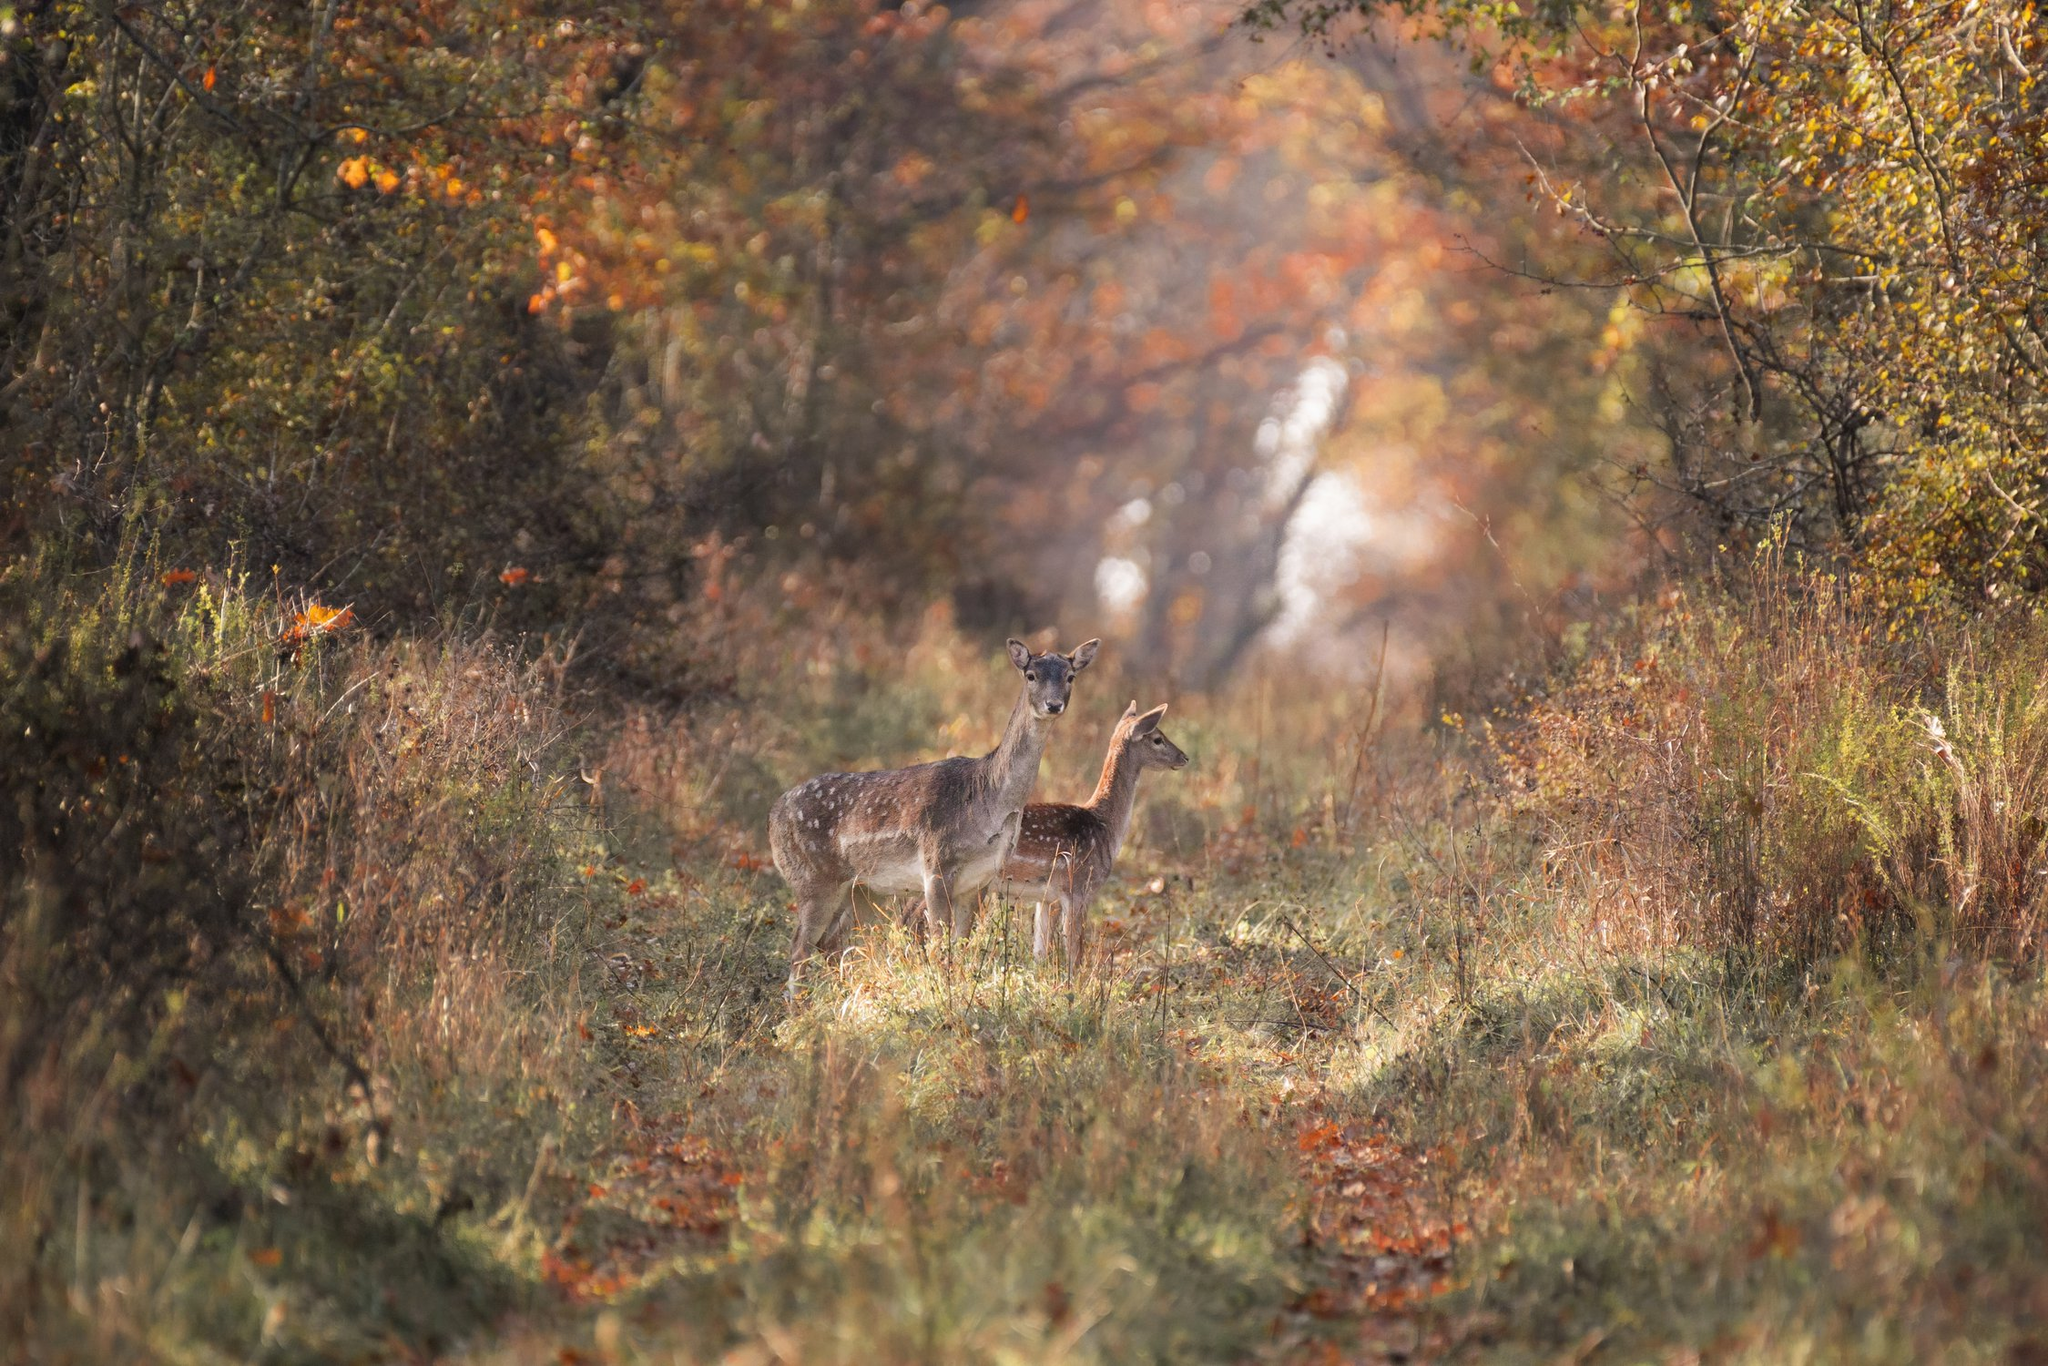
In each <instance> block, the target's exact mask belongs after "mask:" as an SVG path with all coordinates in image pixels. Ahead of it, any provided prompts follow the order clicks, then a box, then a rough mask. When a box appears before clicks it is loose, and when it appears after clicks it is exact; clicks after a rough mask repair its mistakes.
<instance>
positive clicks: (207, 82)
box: [199, 66, 217, 91]
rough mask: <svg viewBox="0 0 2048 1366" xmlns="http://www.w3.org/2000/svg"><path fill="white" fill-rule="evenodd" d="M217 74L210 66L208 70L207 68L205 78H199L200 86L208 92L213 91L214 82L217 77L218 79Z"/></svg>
mask: <svg viewBox="0 0 2048 1366" xmlns="http://www.w3.org/2000/svg"><path fill="white" fill-rule="evenodd" d="M216 74H217V73H216V72H215V71H214V69H213V68H212V67H210V66H209V67H208V68H206V74H205V75H204V76H201V77H200V78H199V84H200V86H201V87H203V88H204V89H206V90H209V91H210V90H212V89H213V82H214V79H215V77H216Z"/></svg>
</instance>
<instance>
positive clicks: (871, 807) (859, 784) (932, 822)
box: [768, 758, 978, 892]
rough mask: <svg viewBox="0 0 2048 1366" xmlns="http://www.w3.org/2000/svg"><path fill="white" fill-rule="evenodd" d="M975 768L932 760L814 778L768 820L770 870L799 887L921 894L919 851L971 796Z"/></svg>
mask: <svg viewBox="0 0 2048 1366" xmlns="http://www.w3.org/2000/svg"><path fill="white" fill-rule="evenodd" d="M977 772H978V767H977V762H976V761H975V760H973V759H965V758H952V759H938V760H935V761H933V762H931V763H925V764H913V765H911V766H910V767H908V768H891V769H880V770H877V771H875V772H871V773H821V774H819V775H818V776H817V777H815V778H812V779H810V780H809V781H808V782H803V783H799V784H797V785H796V786H795V787H793V788H791V789H790V790H789V791H787V792H785V793H783V794H782V795H781V796H780V797H778V798H777V799H776V801H775V806H774V808H773V809H772V810H771V811H770V812H769V813H768V836H769V842H770V844H771V846H772V847H773V848H774V850H775V864H776V867H777V868H778V869H780V870H781V872H782V875H783V876H784V877H785V878H787V879H788V880H789V881H790V882H791V883H792V884H796V883H798V882H799V880H800V879H801V880H805V881H817V882H827V881H829V882H834V883H846V882H859V883H861V884H863V885H864V886H867V887H870V888H872V889H874V890H875V891H878V892H915V891H920V890H922V889H923V886H924V872H923V860H922V852H921V851H922V849H923V847H924V846H925V845H926V844H927V843H928V842H930V841H931V840H932V839H933V838H935V837H937V838H942V837H943V836H944V834H945V833H946V831H947V830H948V828H949V826H950V824H951V822H952V820H953V819H954V818H955V817H956V816H957V813H959V812H960V811H961V810H962V809H963V808H964V804H965V803H966V801H967V799H968V798H969V797H970V796H972V795H973V790H974V783H975V777H976V774H977Z"/></svg>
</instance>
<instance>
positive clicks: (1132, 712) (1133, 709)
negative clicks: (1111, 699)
mask: <svg viewBox="0 0 2048 1366" xmlns="http://www.w3.org/2000/svg"><path fill="white" fill-rule="evenodd" d="M1137 714H1138V699H1137V698H1135V697H1133V698H1132V699H1131V705H1130V706H1128V707H1125V708H1124V720H1126V721H1128V720H1130V719H1131V718H1132V717H1133V716H1136V715H1137Z"/></svg>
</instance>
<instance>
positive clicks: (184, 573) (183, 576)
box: [164, 569, 199, 588]
mask: <svg viewBox="0 0 2048 1366" xmlns="http://www.w3.org/2000/svg"><path fill="white" fill-rule="evenodd" d="M198 577H199V575H198V574H197V573H195V572H193V571H192V570H190V569H173V570H170V571H169V572H168V573H166V574H165V575H164V587H166V588H176V587H177V586H178V585H179V584H181V583H191V582H192V581H193V580H195V579H197V578H198Z"/></svg>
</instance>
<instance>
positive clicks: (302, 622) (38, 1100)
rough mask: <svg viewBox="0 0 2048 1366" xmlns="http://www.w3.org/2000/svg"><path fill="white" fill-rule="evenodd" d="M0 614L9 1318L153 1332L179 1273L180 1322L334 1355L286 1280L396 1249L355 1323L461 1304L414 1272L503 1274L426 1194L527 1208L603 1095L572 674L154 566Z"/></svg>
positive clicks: (127, 1335)
mask: <svg viewBox="0 0 2048 1366" xmlns="http://www.w3.org/2000/svg"><path fill="white" fill-rule="evenodd" d="M171 577H172V578H173V579H174V580H175V579H177V578H178V577H180V576H177V575H172V576H171ZM0 602H4V608H0V661H4V663H0V678H4V680H5V681H4V684H0V764H4V765H5V766H6V770H7V771H8V772H10V773H12V774H14V775H16V783H15V786H14V788H13V799H12V800H11V801H10V802H9V803H7V804H6V806H5V807H4V808H0V850H4V851H5V852H4V858H0V862H4V865H5V867H6V869H7V871H6V872H5V874H4V876H0V981H4V983H5V988H4V990H0V1124H4V1126H5V1129H6V1132H7V1133H8V1135H9V1142H8V1144H7V1146H6V1151H5V1153H4V1154H0V1218H4V1219H5V1220H6V1223H5V1225H4V1226H0V1237H4V1238H5V1239H6V1242H7V1245H8V1246H9V1247H10V1248H13V1249H21V1250H24V1251H25V1255H22V1256H18V1257H11V1258H8V1259H5V1260H4V1261H0V1338H4V1339H7V1340H11V1341H14V1342H20V1343H36V1342H41V1343H42V1344H44V1346H45V1347H48V1346H50V1345H51V1344H53V1343H59V1342H63V1341H67V1340H70V1339H73V1338H76V1339H77V1341H78V1342H79V1343H80V1345H81V1346H82V1345H83V1344H84V1343H85V1342H88V1341H90V1342H92V1343H93V1344H95V1350H97V1351H98V1352H100V1353H102V1354H104V1353H107V1352H112V1351H116V1350H119V1351H121V1352H122V1353H123V1354H126V1353H127V1352H131V1351H133V1350H135V1349H136V1348H138V1347H139V1346H140V1345H141V1344H143V1343H145V1342H149V1341H156V1342H158V1343H159V1344H161V1343H162V1342H163V1341H165V1340H166V1339H165V1338H164V1337H163V1336H162V1335H163V1334H164V1333H165V1332H166V1331H167V1330H166V1329H165V1328H164V1327H163V1326H162V1323H161V1322H160V1321H159V1320H160V1310H161V1306H157V1307H152V1305H151V1304H150V1303H147V1302H145V1299H146V1297H142V1298H138V1297H136V1296H134V1295H132V1294H131V1291H132V1288H133V1286H134V1285H135V1284H136V1283H138V1281H140V1282H144V1283H148V1284H152V1285H154V1286H156V1287H157V1288H158V1291H159V1292H163V1291H165V1290H166V1289H167V1288H168V1287H172V1286H174V1285H176V1284H180V1283H182V1281H183V1279H184V1278H185V1277H188V1276H190V1277H196V1278H197V1279H198V1281H199V1282H200V1284H201V1285H202V1286H204V1287H205V1289H204V1290H203V1293H201V1294H200V1295H199V1296H197V1297H196V1298H195V1299H194V1300H193V1301H191V1302H190V1303H183V1302H181V1303H180V1304H179V1305H178V1306H177V1309H176V1311H175V1312H173V1313H172V1314H171V1315H169V1317H170V1318H171V1319H173V1320H176V1319H178V1318H179V1316H180V1315H181V1314H183V1313H185V1312H186V1311H188V1310H189V1311H190V1312H191V1313H192V1315H194V1316H195V1317H194V1320H193V1322H191V1323H190V1324H187V1325H186V1328H185V1329H184V1330H181V1331H186V1332H190V1333H193V1334H196V1335H198V1336H200V1337H202V1338H210V1339H213V1340H215V1341H216V1342H217V1344H218V1345H219V1346H220V1347H221V1348H222V1349H224V1350H229V1351H232V1352H235V1353H237V1354H242V1353H246V1352H247V1351H248V1350H252V1349H253V1346H254V1344H255V1342H256V1341H257V1340H258V1339H259V1338H261V1339H265V1340H269V1339H272V1338H276V1337H277V1336H278V1335H279V1334H280V1333H281V1332H283V1333H286V1334H287V1336H289V1335H290V1333H298V1334H301V1335H302V1336H303V1337H304V1339H305V1341H306V1342H308V1343H310V1342H316V1341H319V1340H320V1335H321V1334H322V1333H325V1332H327V1331H329V1330H327V1329H324V1328H322V1327H320V1326H319V1320H318V1317H317V1315H316V1316H313V1317H309V1318H306V1319H305V1320H304V1321H303V1322H301V1321H299V1320H294V1322H293V1324H292V1325H291V1327H290V1329H289V1331H287V1329H285V1328H283V1327H280V1325H279V1324H278V1323H272V1322H269V1321H268V1318H267V1315H266V1312H265V1309H264V1305H265V1303H266V1297H268V1301H269V1302H274V1303H282V1302H283V1300H282V1299H281V1298H280V1297H279V1296H280V1293H281V1292H277V1291H275V1290H274V1286H275V1285H276V1284H277V1283H279V1282H284V1281H293V1280H296V1281H300V1282H304V1283H305V1284H303V1285H301V1287H300V1289H299V1291H298V1292H297V1293H296V1294H295V1295H294V1297H293V1298H294V1299H295V1300H296V1301H297V1302H299V1303H301V1304H313V1305H317V1304H319V1303H321V1302H322V1300H323V1299H324V1298H327V1297H338V1296H343V1295H345V1294H348V1293H351V1292H350V1291H349V1290H348V1287H347V1286H346V1285H345V1284H341V1283H340V1282H342V1281H345V1280H346V1275H345V1272H346V1269H347V1268H348V1267H350V1266H364V1267H366V1268H367V1266H370V1265H374V1264H377V1263H379V1262H380V1261H381V1262H384V1263H386V1264H387V1265H385V1267H384V1271H383V1273H382V1274H380V1275H378V1276H377V1281H378V1283H379V1284H380V1285H391V1286H397V1287H399V1288H400V1290H399V1291H398V1292H394V1294H393V1295H391V1296H387V1297H385V1299H384V1301H383V1308H382V1309H381V1310H379V1311H376V1312H373V1313H371V1314H370V1315H369V1316H368V1317H367V1319H365V1318H364V1317H363V1316H362V1315H361V1314H360V1313H359V1312H357V1313H356V1314H355V1320H356V1321H355V1322H354V1323H353V1324H352V1325H351V1327H350V1329H349V1331H351V1332H374V1331H376V1330H378V1329H379V1328H380V1326H381V1329H382V1330H383V1331H397V1332H399V1333H401V1334H403V1335H406V1336H419V1335H421V1334H426V1333H429V1332H441V1331H445V1330H449V1329H450V1328H459V1327H460V1326H461V1325H460V1324H454V1325H450V1324H448V1323H447V1322H445V1321H441V1322H438V1323H437V1322H436V1316H437V1315H439V1316H442V1318H443V1319H444V1320H445V1316H446V1314H447V1312H448V1309H447V1304H446V1303H441V1302H438V1301H435V1300H434V1298H433V1292H434V1284H433V1277H431V1276H423V1275H422V1274H421V1272H420V1268H421V1267H423V1266H428V1265H434V1266H442V1267H443V1274H441V1277H440V1279H441V1280H442V1281H443V1282H446V1283H447V1284H449V1285H455V1286H458V1287H459V1288H460V1293H459V1294H456V1295H452V1296H444V1297H443V1299H445V1300H447V1301H450V1302H453V1303H458V1304H462V1305H465V1306H467V1308H466V1309H465V1312H466V1313H476V1312H482V1308H483V1306H484V1305H486V1304H487V1303H488V1302H489V1301H490V1300H491V1299H492V1298H493V1296H494V1295H496V1294H497V1293H498V1291H497V1289H494V1287H497V1286H498V1285H499V1283H500V1281H501V1280H502V1276H499V1277H494V1276H493V1275H492V1274H491V1272H490V1270H489V1268H468V1269H467V1270H465V1271H464V1272H463V1273H461V1274H456V1273H454V1272H450V1271H447V1270H446V1266H445V1264H446V1263H447V1262H448V1261H449V1259H451V1258H456V1257H457V1256H458V1253H459V1252H460V1248H459V1245H458V1244H455V1243H451V1242H447V1241H446V1240H444V1239H443V1238H441V1237H440V1234H441V1232H442V1222H443V1220H442V1218H440V1217H436V1216H437V1215H439V1216H446V1214H447V1213H448V1211H449V1210H451V1209H455V1208H457V1207H458V1206H460V1207H465V1208H466V1207H468V1206H471V1205H478V1203H479V1197H484V1198H488V1197H490V1196H491V1195H493V1194H495V1195H496V1197H497V1199H496V1201H495V1203H493V1204H491V1205H489V1206H488V1207H487V1210H488V1212H489V1213H492V1214H498V1215H502V1216H505V1217H506V1219H507V1220H508V1221H509V1226H511V1227H514V1228H516V1227H517V1226H518V1225H519V1223H520V1221H521V1219H523V1217H524V1215H525V1214H526V1210H525V1209H524V1206H523V1205H521V1204H520V1203H519V1201H518V1199H516V1197H521V1196H523V1195H527V1194H530V1192H528V1191H527V1190H526V1188H525V1186H524V1185H523V1184H522V1183H524V1182H525V1180H526V1177H527V1176H528V1174H529V1173H530V1172H532V1171H533V1170H534V1169H535V1163H536V1161H537V1159H538V1158H539V1155H540V1153H541V1151H542V1149H543V1144H544V1143H547V1142H553V1143H559V1142H560V1141H561V1140H562V1138H563V1136H564V1134H565V1132H566V1126H567V1124H568V1122H569V1116H570V1114H571V1113H572V1112H573V1101H574V1099H575V1095H576V1092H577V1090H578V1089H579V1087H580V1086H581V1084H582V1083H581V1082H580V1081H579V1080H578V1078H579V1077H580V1075H581V1073H579V1072H578V1071H576V1070H574V1069H572V1068H571V1067H570V1066H569V1065H568V1064H569V1062H570V1061H571V1060H572V1057H573V1048H574V1043H575V1031H574V1024H575V1021H576V1018H577V1012H578V1011H579V1009H581V1005H580V994H579V991H578V989H577V986H576V977H575V972H576V966H577V960H578V958H579V957H580V951H579V946H580V944H581V942H582V938H583V927H584V925H585V923H586V922H587V920H588V918H589V917H588V914H587V911H588V901H589V894H588V893H586V892H580V891H576V890H568V891H565V890H564V888H565V887H569V888H573V887H574V886H575V885H576V884H577V883H579V882H580V881H581V879H575V878H572V877H570V876H566V875H565V874H567V873H568V872H569V869H568V866H567V864H568V860H569V857H570V854H571V849H570V842H571V841H574V840H578V839H583V838H586V837H587V836H586V834H585V832H583V831H582V830H581V829H580V828H579V823H578V822H577V821H575V820H574V819H573V818H572V815H573V808H571V807H569V806H568V805H567V804H566V803H565V802H564V801H563V800H562V798H563V794H564V792H565V791H566V783H565V781H564V778H563V777H562V775H560V774H557V773H556V772H554V771H553V769H552V768H551V767H550V765H549V762H548V761H549V756H550V754H551V751H552V747H553V744H554V741H555V739H556V738H557V737H558V736H559V735H560V734H561V732H562V729H563V723H562V720H561V715H560V711H559V707H558V702H559V697H558V693H557V689H558V687H559V679H560V668H559V667H558V664H557V663H555V662H552V661H540V662H535V663H521V662H519V661H517V660H515V659H513V658H511V657H510V656H508V655H507V654H506V653H505V652H504V651H502V650H501V649H498V648H496V647H493V646H492V645H490V644H489V643H475V644H471V643H465V644H453V645H440V644H435V643H431V642H418V641H414V642H407V643H398V644H378V643H372V642H362V641H351V640H349V639H347V638H346V637H345V636H344V635H343V634H342V632H341V630H339V629H337V628H338V626H339V625H340V624H341V623H344V622H346V620H347V619H346V617H345V616H344V617H333V618H326V621H327V627H326V629H325V630H322V629H318V628H317V626H316V625H314V624H313V623H318V622H320V621H321V620H322V616H321V614H320V613H318V612H315V611H313V610H311V607H310V605H306V606H304V607H302V608H301V609H298V610H294V609H293V608H291V607H290V606H289V605H282V606H281V607H280V606H272V605H270V604H264V603H261V602H259V601H258V600H255V599H253V598H251V597H250V596H248V595H247V594H245V593H244V592H243V591H242V590H241V588H240V586H239V585H238V584H236V583H234V582H232V581H219V580H216V581H212V582H206V583H197V584H174V585H172V586H170V587H168V588H164V587H160V586H159V584H158V582H157V580H156V578H155V576H153V575H146V574H141V573H138V572H134V571H133V570H132V569H131V570H130V571H128V572H123V573H119V574H116V575H114V576H112V579H111V581H109V582H104V583H102V584H100V585H99V586H96V587H85V586H81V585H80V584H78V583H76V582H66V581H64V580H62V579H61V578H60V577H59V576H57V575H56V574H54V572H47V571H28V570H19V571H17V572H15V573H14V574H13V575H11V576H10V577H9V578H8V579H7V580H5V581H4V582H0ZM294 636H303V637H305V638H303V639H294ZM394 1159H395V1160H394ZM251 1240H260V1241H261V1244H262V1245H264V1246H259V1248H258V1249H257V1251H258V1252H260V1253H261V1254H262V1255H260V1256H256V1257H255V1260H254V1262H253V1265H254V1266H255V1268H256V1269H257V1270H256V1274H255V1276H254V1277H253V1280H254V1281H256V1282H258V1283H259V1284H255V1285H251V1284H250V1283H249V1282H250V1280H251V1279H252V1278H250V1277H248V1276H243V1277H239V1278H236V1279H234V1280H233V1282H232V1284H233V1285H234V1286H235V1287H236V1288H235V1289H234V1290H233V1291H232V1292H231V1293H227V1294H226V1295H225V1296H223V1294H222V1292H221V1290H220V1286H219V1283H218V1282H216V1281H213V1280H211V1279H210V1275H209V1274H202V1273H205V1271H206V1268H209V1267H219V1266H220V1265H221V1263H222V1259H226V1258H236V1259H239V1258H240V1257H242V1256H245V1255H253V1254H251V1250H250V1249H249V1248H248V1247H246V1246H243V1244H245V1243H247V1242H249V1241H251ZM508 1246H511V1245H508ZM195 1248H196V1249H197V1251H196V1253H195ZM266 1248H267V1250H266ZM280 1249H283V1250H280ZM301 1250H303V1251H301ZM464 1255H466V1254H464ZM394 1260H395V1262H396V1265H392V1264H391V1263H393V1262H394Z"/></svg>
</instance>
